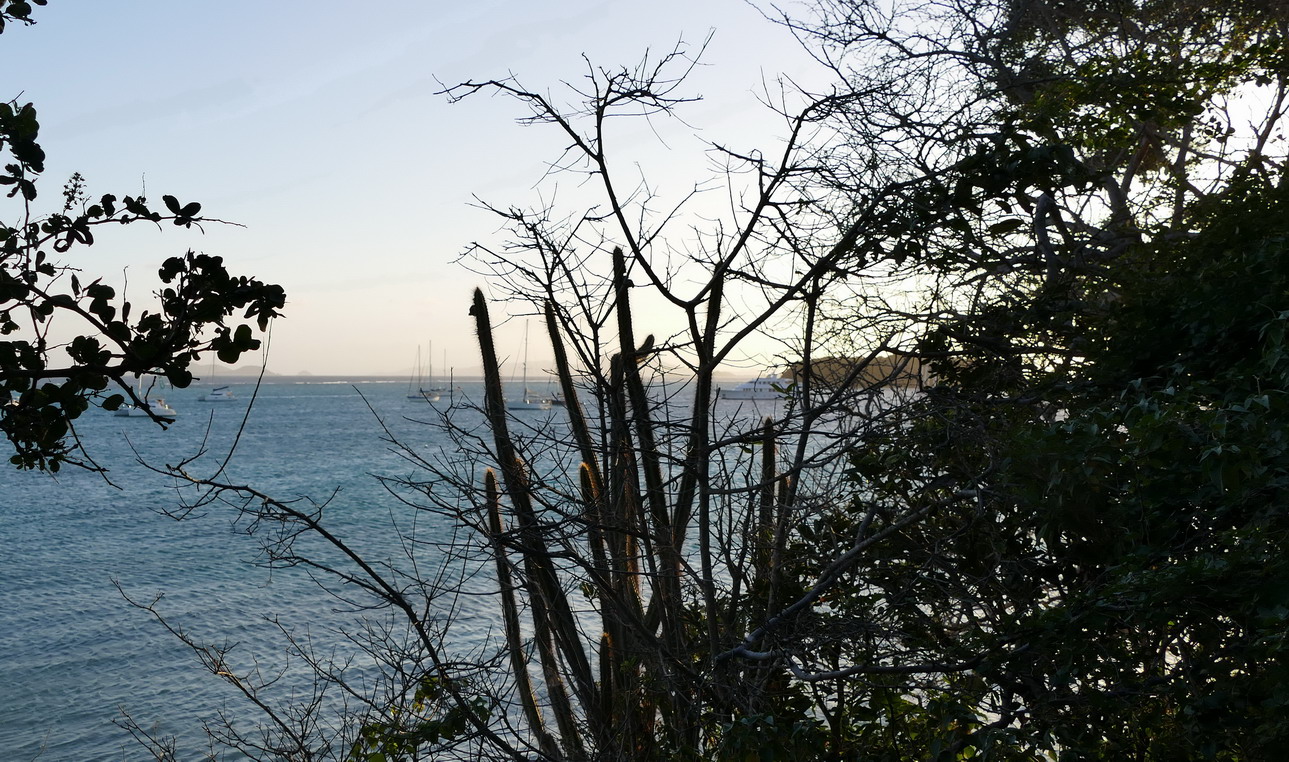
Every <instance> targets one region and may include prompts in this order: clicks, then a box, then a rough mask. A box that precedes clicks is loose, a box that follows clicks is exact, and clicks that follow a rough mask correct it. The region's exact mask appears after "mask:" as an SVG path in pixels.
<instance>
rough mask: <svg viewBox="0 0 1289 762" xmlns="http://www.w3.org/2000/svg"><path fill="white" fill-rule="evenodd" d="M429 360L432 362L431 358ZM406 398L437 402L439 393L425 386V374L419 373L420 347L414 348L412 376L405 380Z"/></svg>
mask: <svg viewBox="0 0 1289 762" xmlns="http://www.w3.org/2000/svg"><path fill="white" fill-rule="evenodd" d="M431 362H433V361H432V360H431ZM407 398H408V399H409V400H425V401H426V402H438V401H439V393H438V392H436V391H434V390H432V389H426V388H425V376H424V375H423V374H422V373H421V348H420V347H419V346H418V347H417V348H416V367H414V368H413V369H412V377H411V378H410V379H408V382H407Z"/></svg>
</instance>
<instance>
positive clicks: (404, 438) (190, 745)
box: [0, 376, 776, 762]
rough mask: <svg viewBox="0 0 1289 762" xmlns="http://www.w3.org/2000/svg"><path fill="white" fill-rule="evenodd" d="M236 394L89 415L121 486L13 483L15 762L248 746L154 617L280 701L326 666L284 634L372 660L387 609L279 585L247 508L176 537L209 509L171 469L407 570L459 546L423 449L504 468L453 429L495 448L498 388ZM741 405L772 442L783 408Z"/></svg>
mask: <svg viewBox="0 0 1289 762" xmlns="http://www.w3.org/2000/svg"><path fill="white" fill-rule="evenodd" d="M231 388H232V391H233V393H234V395H235V397H236V400H235V401H232V402H203V401H200V396H201V395H202V394H203V393H204V392H205V391H207V389H206V388H201V387H197V386H194V387H192V388H190V389H183V390H166V391H162V392H160V393H159V394H160V396H163V397H164V398H165V400H166V402H167V403H168V404H169V405H170V406H171V407H173V408H174V409H175V410H176V412H177V418H176V421H175V422H174V423H173V424H172V425H170V426H169V428H167V429H162V428H161V427H159V426H158V425H157V424H155V423H154V422H152V421H151V420H150V419H148V418H146V417H119V416H115V415H113V414H111V413H109V412H107V411H103V410H98V409H91V410H90V411H88V412H87V413H86V414H85V415H84V416H83V417H82V418H81V419H80V420H79V421H78V422H77V424H76V431H77V434H78V436H79V437H80V440H81V442H82V443H83V445H84V447H85V449H86V451H87V453H88V455H89V456H90V457H92V458H93V459H94V460H95V462H97V463H98V464H99V465H101V466H103V467H105V468H106V469H107V472H106V474H97V473H93V472H90V471H86V470H82V469H77V468H71V467H66V468H64V469H63V470H62V471H60V472H59V473H58V474H56V475H51V474H46V473H35V472H20V471H15V470H13V469H11V468H8V467H5V468H0V760H4V761H5V762H9V761H14V760H16V761H17V762H33V761H37V760H38V761H39V762H63V761H64V760H67V761H74V762H95V761H97V760H110V761H124V760H150V759H152V758H153V757H152V756H151V755H150V754H149V753H148V752H147V750H146V748H145V747H143V746H142V745H140V744H139V743H138V742H137V741H136V740H135V738H134V737H133V736H132V735H131V733H130V732H128V731H127V730H126V729H125V727H124V725H127V724H129V723H127V722H126V721H125V719H126V718H127V717H128V718H129V722H131V723H133V724H134V725H135V726H136V729H137V731H136V732H142V733H146V734H148V735H151V736H153V737H154V738H166V737H172V738H174V739H175V744H176V748H177V755H176V759H178V760H196V759H208V758H215V757H209V756H208V752H209V751H210V749H209V748H208V747H207V746H206V745H205V743H204V739H205V734H204V732H203V723H210V722H215V721H217V720H218V719H219V717H220V716H221V715H222V716H226V717H228V718H231V719H233V720H234V721H235V722H238V723H242V724H241V727H242V728H243V729H245V728H246V727H247V725H246V724H245V723H247V722H249V723H254V722H256V721H258V720H262V717H261V716H258V715H256V714H255V713H254V712H252V711H250V710H249V707H248V705H247V703H246V701H245V700H244V699H243V698H242V697H241V696H239V695H238V694H237V693H236V692H235V690H234V689H233V688H232V687H231V686H229V685H228V684H226V683H225V682H224V681H222V680H220V679H218V678H216V677H214V676H213V675H211V674H210V672H209V671H207V670H206V669H204V668H203V667H202V665H201V664H200V663H199V661H198V658H197V656H196V655H195V654H194V652H193V650H192V649H190V648H188V647H186V646H185V645H184V644H183V643H182V642H180V640H179V639H178V638H177V637H176V635H175V633H174V632H171V631H170V630H168V629H167V627H166V626H165V625H163V623H162V622H161V621H159V620H158V618H157V617H155V616H153V615H152V614H150V613H149V612H148V611H146V610H144V609H143V608H141V606H152V607H153V608H154V609H155V610H156V611H157V612H159V613H161V614H163V615H164V617H165V619H166V621H167V622H168V624H169V626H170V627H172V628H174V629H176V630H178V631H181V632H183V633H184V634H185V635H186V636H188V637H189V638H190V639H192V640H194V641H196V642H200V643H204V644H212V645H216V646H219V647H221V648H224V647H231V648H232V649H233V650H232V652H231V653H232V654H233V658H234V659H235V661H236V663H237V664H239V665H241V667H242V668H243V669H245V668H247V665H252V666H253V665H259V667H260V668H261V670H262V675H263V676H264V677H266V678H273V677H275V676H277V675H281V678H280V679H279V685H277V686H276V690H277V694H276V695H277V696H279V697H281V696H282V695H283V692H284V691H285V692H286V693H288V694H289V693H290V691H291V690H295V689H297V688H298V689H299V690H301V691H305V692H307V690H308V686H309V685H310V674H309V673H308V671H307V669H305V667H304V666H303V665H301V664H300V663H299V661H298V659H297V660H294V661H292V660H291V659H290V658H287V657H285V656H284V652H285V650H286V649H285V641H284V638H283V633H284V632H290V633H292V634H293V635H294V636H295V637H296V638H299V639H304V640H307V642H308V643H309V644H310V645H311V646H312V647H313V648H314V649H316V650H317V651H318V652H321V653H329V652H331V651H329V649H334V652H335V653H338V654H340V655H341V656H342V657H343V655H344V654H345V653H346V649H347V648H348V649H349V650H353V649H352V646H351V645H350V644H348V643H347V642H346V641H345V639H344V637H343V636H341V635H339V634H338V630H339V629H341V628H345V627H348V628H350V630H351V631H352V630H353V628H354V627H355V626H356V625H357V624H358V623H360V622H361V620H362V618H363V617H364V616H369V615H371V612H367V611H362V610H357V609H356V608H355V606H353V605H351V603H350V602H346V601H343V600H340V599H337V598H336V597H334V596H332V595H331V594H329V593H327V592H326V591H325V590H323V589H321V588H320V587H319V586H318V584H316V582H315V580H314V579H313V578H312V577H311V576H310V575H309V573H308V570H306V569H302V568H299V567H294V568H273V569H269V568H265V566H264V565H263V563H259V562H262V561H263V554H262V553H261V547H260V545H259V540H258V539H257V536H255V535H254V534H252V533H248V531H247V529H248V525H247V524H246V522H245V520H244V518H239V514H238V512H237V511H236V510H235V508H234V507H233V506H231V505H228V504H225V503H221V502H219V501H215V502H212V503H209V504H206V505H203V506H201V507H200V508H198V509H197V510H195V511H193V512H192V513H190V514H188V515H187V516H186V518H184V520H182V521H177V520H175V518H174V517H173V515H174V514H175V512H176V511H177V510H178V511H182V509H183V506H184V505H185V504H191V502H192V500H193V499H194V493H193V491H192V490H191V488H188V487H184V486H183V485H182V484H181V483H179V482H177V481H176V479H174V478H173V477H172V476H168V475H166V474H164V473H159V472H158V469H160V470H164V467H165V466H169V465H179V464H186V465H185V466H184V467H185V468H186V469H187V470H188V471H189V472H190V473H192V474H194V475H210V474H213V473H215V472H216V471H217V470H219V469H220V468H221V465H223V464H225V463H226V465H223V470H222V471H221V472H220V477H219V480H220V481H223V482H226V483H230V484H237V485H247V486H251V487H254V488H255V489H257V490H259V491H261V492H263V493H266V494H268V495H270V496H272V497H274V498H277V499H280V500H298V501H303V502H301V503H300V505H309V506H315V505H325V509H324V524H325V525H326V526H327V527H328V528H329V529H331V530H332V531H334V532H335V533H336V534H338V535H339V536H340V537H341V538H342V539H344V540H345V541H347V542H349V543H352V544H353V545H355V546H356V547H357V548H359V549H360V550H361V552H363V553H364V554H365V555H367V556H368V557H370V558H376V559H381V558H397V557H403V558H406V557H407V552H408V551H407V547H408V544H407V543H406V542H404V538H406V537H407V536H408V534H409V533H410V532H413V531H414V532H415V533H416V535H417V538H418V539H420V540H424V539H425V538H431V539H432V538H434V537H435V536H441V537H444V538H448V537H451V536H452V535H453V532H454V526H453V524H452V522H451V520H450V519H447V518H445V517H443V516H441V515H438V514H433V513H427V512H425V511H418V510H416V509H415V508H413V507H411V506H410V505H409V504H408V503H409V502H413V503H414V502H417V495H416V494H410V495H409V494H406V493H405V491H404V492H400V489H399V486H398V485H399V483H400V482H402V481H406V482H417V481H424V480H426V479H428V478H429V477H428V475H427V473H426V472H425V470H424V469H423V468H422V466H421V465H420V464H418V463H417V462H415V459H414V458H409V457H408V452H415V453H417V454H418V456H421V457H425V458H427V459H429V460H436V459H437V461H438V462H441V463H450V462H455V463H456V466H455V467H456V468H458V469H461V468H463V469H465V471H466V472H467V473H468V474H469V476H470V478H471V479H473V478H474V475H473V471H475V470H477V471H478V472H479V473H478V478H479V479H482V471H483V468H484V467H485V466H489V465H492V464H489V463H483V462H473V461H470V462H463V460H464V459H461V460H458V461H453V458H454V457H456V456H454V455H453V452H454V449H455V447H456V445H454V444H453V442H452V441H451V439H450V438H449V436H448V435H447V434H446V433H445V432H444V429H443V428H442V427H441V426H438V425H435V424H436V422H440V421H441V420H442V419H441V417H440V416H441V415H443V414H445V413H446V414H448V415H450V416H451V417H452V421H453V423H454V424H455V425H456V426H457V427H459V430H460V431H462V432H464V433H465V434H466V435H467V436H478V437H485V436H487V433H486V432H487V429H486V427H485V426H484V421H483V417H482V414H481V413H480V412H479V411H478V405H479V404H480V403H481V401H482V391H483V386H482V383H481V382H479V381H478V380H465V381H462V380H461V379H457V380H456V383H455V385H454V388H453V391H452V393H451V395H450V398H449V394H448V393H446V392H445V393H443V397H442V399H441V400H440V401H439V402H437V403H431V402H429V401H427V400H426V399H424V398H420V397H416V398H409V395H408V391H409V389H408V387H407V382H406V379H390V378H339V377H335V378H329V377H317V376H312V377H298V378H292V377H280V376H279V377H274V378H270V379H266V381H265V382H263V383H260V384H255V383H252V382H250V381H249V380H248V381H246V382H243V383H236V382H233V383H231ZM680 396H682V397H683V395H680ZM252 400H253V401H252ZM727 404H728V406H729V409H728V411H727V412H729V413H731V415H733V416H734V417H736V418H744V419H746V424H747V425H748V426H755V425H759V421H760V420H761V418H760V416H761V415H764V414H766V413H767V412H769V411H770V410H771V409H772V408H773V405H774V404H776V403H769V408H766V403H761V407H760V408H758V407H757V406H756V405H752V406H751V407H749V406H748V404H749V403H732V402H731V403H727ZM512 416H514V417H515V425H516V427H517V428H518V429H519V430H520V431H521V432H522V431H523V429H524V428H528V430H530V431H539V430H540V431H543V432H545V433H547V434H549V433H552V432H554V433H555V434H556V435H557V436H558V428H559V427H561V426H564V427H566V425H567V424H566V423H565V422H564V414H563V411H562V410H561V409H560V408H555V409H554V410H551V411H526V412H522V413H521V412H515V413H512ZM391 440H397V441H398V442H401V443H402V444H403V445H405V446H406V448H407V449H403V448H401V447H399V446H395V445H393V444H391ZM230 452H231V456H230ZM422 497H423V496H422ZM415 553H416V554H417V563H418V564H421V565H422V566H421V567H420V569H419V571H420V572H421V573H427V572H431V571H432V570H433V569H434V568H436V565H438V564H440V563H446V562H447V560H445V559H436V558H435V553H436V546H435V543H434V542H418V543H416V549H415ZM469 585H471V586H472V587H471V588H470V589H469V590H467V593H468V594H467V595H466V596H465V597H464V598H462V599H461V600H458V601H455V602H454V603H453V605H454V606H455V607H456V608H455V609H454V610H453V612H452V616H453V618H454V622H455V624H454V630H453V632H454V637H456V638H457V639H458V640H460V641H462V642H459V643H457V645H458V646H459V652H460V653H462V654H468V653H470V652H471V651H472V650H473V649H476V648H482V647H483V646H484V645H485V643H486V642H487V641H489V640H490V639H492V638H495V637H497V636H498V632H497V630H498V628H499V626H500V625H499V617H498V615H497V604H496V601H495V599H494V598H493V597H491V594H492V593H493V592H494V591H495V583H494V582H490V580H489V575H488V574H486V573H484V574H481V575H479V576H477V577H475V578H472V579H470V580H469ZM131 601H133V603H131ZM377 614H379V612H377ZM283 686H285V687H283ZM292 686H294V687H292ZM301 695H302V696H307V693H301ZM341 756H343V754H342V755H341ZM218 758H220V759H236V758H237V757H236V756H234V755H227V756H221V757H218Z"/></svg>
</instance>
